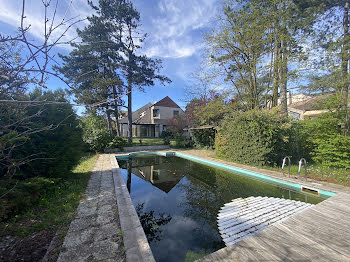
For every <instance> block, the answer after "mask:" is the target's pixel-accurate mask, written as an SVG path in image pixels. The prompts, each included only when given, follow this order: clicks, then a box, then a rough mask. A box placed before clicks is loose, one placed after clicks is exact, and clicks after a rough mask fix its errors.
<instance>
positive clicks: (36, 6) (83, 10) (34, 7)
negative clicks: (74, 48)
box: [0, 0, 91, 48]
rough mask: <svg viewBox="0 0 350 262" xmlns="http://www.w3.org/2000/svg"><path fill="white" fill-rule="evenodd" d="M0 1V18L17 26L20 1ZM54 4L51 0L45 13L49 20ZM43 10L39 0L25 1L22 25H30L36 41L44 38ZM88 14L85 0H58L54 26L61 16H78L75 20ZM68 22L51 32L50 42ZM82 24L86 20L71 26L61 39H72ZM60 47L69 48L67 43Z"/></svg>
mask: <svg viewBox="0 0 350 262" xmlns="http://www.w3.org/2000/svg"><path fill="white" fill-rule="evenodd" d="M0 2H1V6H2V8H1V9H0V20H1V21H2V22H4V23H6V24H9V25H11V26H13V27H14V28H18V27H19V26H20V23H21V11H22V1H13V0H0ZM55 5H56V1H51V5H50V6H49V8H48V14H47V15H48V19H49V20H50V22H51V19H52V17H53V14H54V9H55ZM44 10H45V9H44V7H43V4H42V3H41V1H38V0H37V1H26V6H25V19H24V25H25V26H30V30H29V33H30V35H32V36H33V37H34V39H35V40H36V41H38V40H39V41H42V40H43V39H44V20H45V16H44V14H45V13H44ZM89 14H91V8H90V7H89V6H88V5H87V1H85V0H72V1H70V0H65V1H60V0H58V6H57V13H56V16H55V21H54V26H55V25H57V24H59V23H60V22H61V21H62V19H63V17H65V20H67V19H70V18H73V17H77V16H78V17H77V18H76V19H75V20H72V21H76V20H77V19H85V18H86V16H87V15H89ZM65 15H66V16H65ZM72 21H71V22H72ZM69 24H70V22H67V23H66V25H63V26H59V27H58V28H57V29H56V30H55V31H54V32H53V33H52V36H51V42H53V41H55V40H56V39H57V38H58V37H59V36H60V35H62V34H63V33H64V30H65V29H66V28H67V26H68V25H69ZM84 24H86V22H80V23H78V24H76V25H75V26H73V27H71V28H70V29H69V30H68V31H67V32H66V33H65V34H64V37H63V38H62V39H61V41H69V40H72V39H74V38H75V37H76V36H77V35H76V28H77V27H82V26H84ZM61 47H64V48H69V46H68V45H62V46H61Z"/></svg>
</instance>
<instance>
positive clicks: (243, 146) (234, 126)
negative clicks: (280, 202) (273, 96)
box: [215, 110, 291, 166]
mask: <svg viewBox="0 0 350 262" xmlns="http://www.w3.org/2000/svg"><path fill="white" fill-rule="evenodd" d="M290 126H291V125H290V123H288V122H287V121H286V120H284V119H282V118H280V117H279V114H278V113H277V112H274V111H266V110H263V111H259V110H251V111H248V112H243V113H237V112H236V113H233V114H231V115H229V116H226V117H225V119H224V120H223V121H222V122H221V125H220V127H219V128H218V133H217V136H216V140H215V147H216V153H217V154H218V156H222V157H225V158H227V159H229V160H231V161H233V162H238V163H243V164H248V165H257V166H262V165H274V164H275V163H277V164H280V162H281V160H282V159H283V157H284V156H286V155H288V153H289V152H288V148H287V144H288V142H289V136H290V133H289V132H290Z"/></svg>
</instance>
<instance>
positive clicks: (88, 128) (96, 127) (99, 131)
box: [82, 114, 128, 152]
mask: <svg viewBox="0 0 350 262" xmlns="http://www.w3.org/2000/svg"><path fill="white" fill-rule="evenodd" d="M82 128H83V140H84V142H85V143H86V144H87V145H88V147H89V149H90V150H91V151H95V152H102V151H103V150H104V149H106V148H120V149H122V148H123V147H125V146H127V145H128V143H127V141H126V140H125V139H124V138H122V137H117V136H115V135H113V134H111V133H110V132H109V131H108V129H107V127H106V124H105V121H104V119H103V117H102V116H97V115H94V114H90V115H88V116H86V117H84V118H83V119H82Z"/></svg>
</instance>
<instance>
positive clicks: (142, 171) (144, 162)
mask: <svg viewBox="0 0 350 262" xmlns="http://www.w3.org/2000/svg"><path fill="white" fill-rule="evenodd" d="M125 165H126V169H127V172H128V173H127V183H126V185H127V188H128V190H129V192H130V190H131V174H134V175H136V176H138V177H139V178H141V179H143V180H145V181H148V182H150V183H151V184H152V185H153V186H155V187H157V188H159V189H160V190H162V191H163V192H165V193H168V192H170V191H171V189H172V188H173V187H174V186H176V185H177V184H178V183H179V181H180V180H181V179H182V178H183V177H184V176H183V174H178V173H177V172H176V170H172V167H171V163H169V162H168V161H166V159H165V158H155V159H149V158H136V159H135V158H130V159H128V160H127V161H125V163H124V165H121V167H122V168H125Z"/></svg>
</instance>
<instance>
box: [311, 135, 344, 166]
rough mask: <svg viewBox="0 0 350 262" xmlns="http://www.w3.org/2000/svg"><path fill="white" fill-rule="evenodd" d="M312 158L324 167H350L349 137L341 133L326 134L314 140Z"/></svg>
mask: <svg viewBox="0 0 350 262" xmlns="http://www.w3.org/2000/svg"><path fill="white" fill-rule="evenodd" d="M315 145H316V147H315V150H314V157H313V160H315V161H316V162H319V163H322V165H323V166H326V167H337V168H350V137H348V136H343V135H341V134H332V135H328V136H327V138H324V139H316V140H315Z"/></svg>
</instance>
